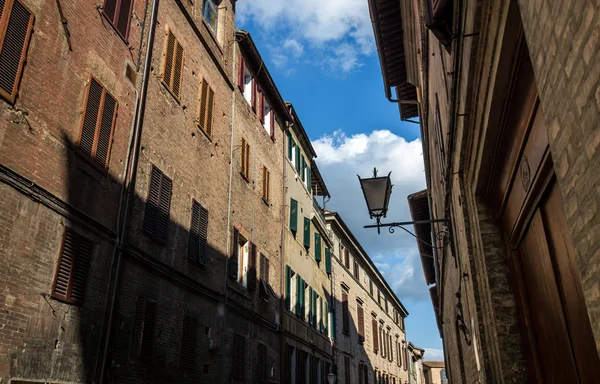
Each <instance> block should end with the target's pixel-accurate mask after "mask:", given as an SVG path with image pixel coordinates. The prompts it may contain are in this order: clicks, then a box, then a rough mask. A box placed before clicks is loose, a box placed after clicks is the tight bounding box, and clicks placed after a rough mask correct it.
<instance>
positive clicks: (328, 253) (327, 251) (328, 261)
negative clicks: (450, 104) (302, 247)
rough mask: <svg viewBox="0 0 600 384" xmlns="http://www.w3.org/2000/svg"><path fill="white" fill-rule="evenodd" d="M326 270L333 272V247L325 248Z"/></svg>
mask: <svg viewBox="0 0 600 384" xmlns="http://www.w3.org/2000/svg"><path fill="white" fill-rule="evenodd" d="M325 272H327V273H331V249H329V248H325Z"/></svg>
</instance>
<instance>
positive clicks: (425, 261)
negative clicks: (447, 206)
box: [408, 189, 436, 285]
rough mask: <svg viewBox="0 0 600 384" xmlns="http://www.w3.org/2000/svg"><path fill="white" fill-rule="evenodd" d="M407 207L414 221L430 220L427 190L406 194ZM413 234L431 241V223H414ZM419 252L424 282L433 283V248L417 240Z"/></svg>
mask: <svg viewBox="0 0 600 384" xmlns="http://www.w3.org/2000/svg"><path fill="white" fill-rule="evenodd" d="M408 207H409V208H410V215H411V216H412V219H413V220H414V221H417V220H430V219H431V217H430V215H429V201H428V198H427V190H426V189H424V190H422V191H420V192H417V193H413V194H412V195H409V196H408ZM415 235H417V237H418V238H419V239H423V240H424V241H426V242H427V243H430V242H431V224H417V225H415ZM417 246H418V249H419V254H420V255H421V264H422V265H423V272H424V273H425V282H426V283H427V285H431V284H435V283H436V281H435V264H434V260H433V249H432V248H431V246H430V245H428V244H424V243H423V242H421V241H417Z"/></svg>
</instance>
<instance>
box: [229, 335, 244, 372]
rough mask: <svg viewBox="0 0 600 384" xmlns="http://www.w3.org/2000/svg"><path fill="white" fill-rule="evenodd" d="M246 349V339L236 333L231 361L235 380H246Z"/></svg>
mask: <svg viewBox="0 0 600 384" xmlns="http://www.w3.org/2000/svg"><path fill="white" fill-rule="evenodd" d="M245 348H246V338H245V337H244V336H242V335H238V334H237V333H235V334H234V335H233V353H232V359H231V368H232V369H231V376H232V377H233V378H234V379H243V378H244V365H245V364H244V361H245V359H246V356H245V355H246V354H245Z"/></svg>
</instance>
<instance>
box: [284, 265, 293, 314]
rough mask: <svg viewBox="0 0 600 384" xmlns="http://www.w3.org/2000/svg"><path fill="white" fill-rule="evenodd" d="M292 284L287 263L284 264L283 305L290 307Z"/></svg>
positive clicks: (290, 270) (290, 271)
mask: <svg viewBox="0 0 600 384" xmlns="http://www.w3.org/2000/svg"><path fill="white" fill-rule="evenodd" d="M291 285H292V269H291V268H290V266H289V265H286V266H285V307H286V308H287V309H288V310H291V309H292V298H291V297H290V293H291Z"/></svg>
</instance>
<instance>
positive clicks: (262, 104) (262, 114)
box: [257, 89, 265, 124]
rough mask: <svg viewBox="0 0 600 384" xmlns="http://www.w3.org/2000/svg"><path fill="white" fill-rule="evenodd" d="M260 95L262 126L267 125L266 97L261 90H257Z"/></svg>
mask: <svg viewBox="0 0 600 384" xmlns="http://www.w3.org/2000/svg"><path fill="white" fill-rule="evenodd" d="M257 93H258V119H259V120H260V123H261V124H264V123H265V95H264V94H263V93H262V90H261V89H258V90H257Z"/></svg>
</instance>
